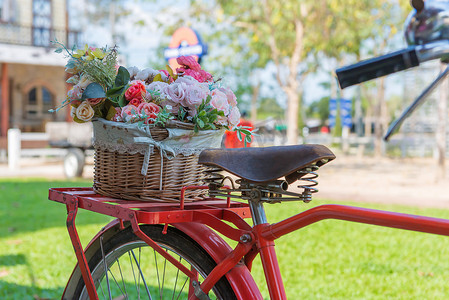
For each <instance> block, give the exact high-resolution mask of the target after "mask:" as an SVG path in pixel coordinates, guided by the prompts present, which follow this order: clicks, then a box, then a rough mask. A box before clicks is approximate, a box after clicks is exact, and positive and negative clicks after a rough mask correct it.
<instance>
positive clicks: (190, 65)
mask: <svg viewBox="0 0 449 300" xmlns="http://www.w3.org/2000/svg"><path fill="white" fill-rule="evenodd" d="M176 61H177V62H178V64H180V65H181V66H184V68H185V69H192V70H193V71H199V70H201V66H200V64H199V63H198V61H197V59H196V58H195V57H194V56H180V57H178V58H177V59H176Z"/></svg>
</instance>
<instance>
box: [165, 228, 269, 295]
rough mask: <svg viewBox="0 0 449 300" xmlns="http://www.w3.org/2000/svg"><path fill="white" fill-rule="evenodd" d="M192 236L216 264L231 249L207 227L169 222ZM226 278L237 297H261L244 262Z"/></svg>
mask: <svg viewBox="0 0 449 300" xmlns="http://www.w3.org/2000/svg"><path fill="white" fill-rule="evenodd" d="M171 225H173V226H174V227H176V228H177V229H179V230H181V231H182V232H184V233H185V234H186V235H187V236H189V237H190V238H192V239H193V240H194V241H195V242H197V243H198V244H199V245H201V247H203V248H204V250H206V252H207V253H208V254H209V255H210V256H211V257H212V259H213V260H214V261H215V262H216V263H217V264H218V263H219V262H220V261H222V260H223V259H224V258H225V257H226V256H227V255H228V254H229V253H230V252H231V251H232V248H231V247H230V246H229V245H228V243H226V242H225V241H224V240H223V239H222V238H221V237H220V236H219V235H218V234H217V233H215V232H214V231H213V230H211V229H210V228H209V227H207V226H205V225H203V224H199V223H174V224H171ZM225 276H226V279H227V280H228V281H229V283H230V284H231V287H232V289H233V290H234V292H235V294H236V296H237V299H242V300H247V299H255V300H256V299H263V297H262V295H261V293H260V291H259V288H258V287H257V284H256V282H255V281H254V279H253V277H252V276H251V273H250V271H249V270H248V268H247V267H246V265H245V264H243V263H239V264H237V265H236V266H235V267H234V268H232V269H231V270H230V271H229V272H228V273H226V275H225Z"/></svg>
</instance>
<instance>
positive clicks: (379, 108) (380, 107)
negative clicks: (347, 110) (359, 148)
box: [374, 78, 386, 157]
mask: <svg viewBox="0 0 449 300" xmlns="http://www.w3.org/2000/svg"><path fill="white" fill-rule="evenodd" d="M376 100H377V101H376V108H375V110H374V118H375V119H374V122H375V123H374V124H375V125H374V138H375V140H374V156H375V157H381V156H382V154H383V153H382V152H383V151H382V146H383V141H382V134H383V130H384V128H383V127H384V126H383V125H384V123H385V122H384V119H386V117H384V114H385V112H384V111H385V109H384V106H385V79H384V78H381V79H379V86H378V89H377V99H376Z"/></svg>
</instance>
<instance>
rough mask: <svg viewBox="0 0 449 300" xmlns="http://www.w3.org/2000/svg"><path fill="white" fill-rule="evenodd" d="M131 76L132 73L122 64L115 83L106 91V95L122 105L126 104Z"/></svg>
mask: <svg viewBox="0 0 449 300" xmlns="http://www.w3.org/2000/svg"><path fill="white" fill-rule="evenodd" d="M129 78H130V74H129V72H128V70H127V69H126V68H125V67H122V66H120V67H119V69H118V71H117V76H116V77H115V80H114V85H113V86H112V87H111V88H110V89H108V91H107V92H106V96H108V97H109V98H110V99H111V101H112V102H114V103H116V105H118V106H120V107H123V106H125V105H126V101H125V92H126V88H127V87H128V82H129Z"/></svg>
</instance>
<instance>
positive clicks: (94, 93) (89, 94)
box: [81, 82, 106, 99]
mask: <svg viewBox="0 0 449 300" xmlns="http://www.w3.org/2000/svg"><path fill="white" fill-rule="evenodd" d="M104 97H106V93H105V92H104V90H103V87H102V86H101V85H99V84H98V83H96V82H93V83H91V84H89V85H88V86H87V87H86V89H85V90H84V92H83V95H82V97H81V98H82V99H90V98H104Z"/></svg>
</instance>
